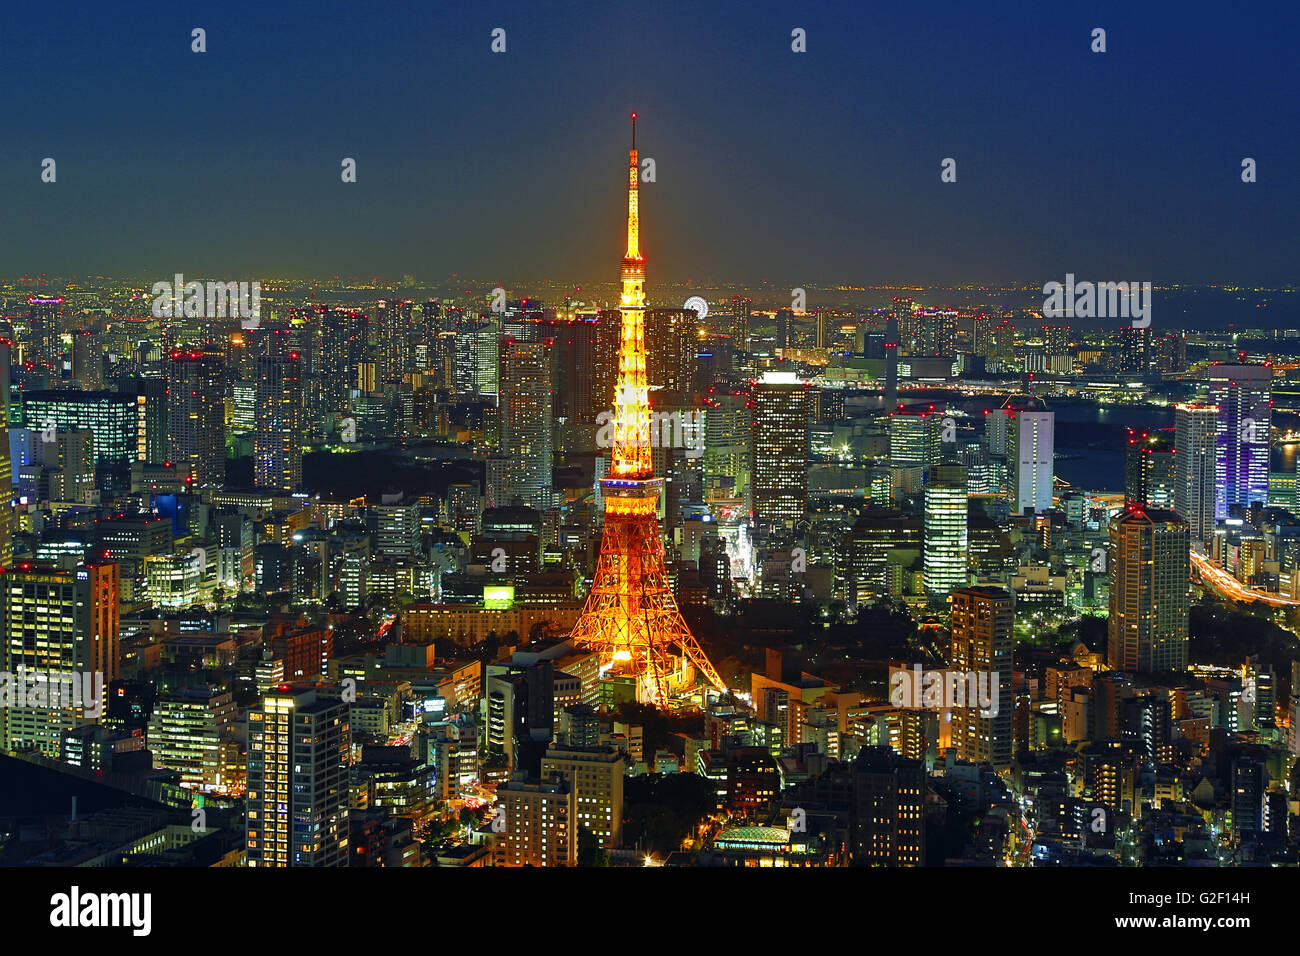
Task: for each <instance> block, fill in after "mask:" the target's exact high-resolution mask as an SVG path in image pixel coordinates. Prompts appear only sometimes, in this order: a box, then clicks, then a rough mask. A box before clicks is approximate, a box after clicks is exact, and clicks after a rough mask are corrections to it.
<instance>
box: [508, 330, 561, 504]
mask: <svg viewBox="0 0 1300 956" xmlns="http://www.w3.org/2000/svg"><path fill="white" fill-rule="evenodd" d="M552 348H553V347H552V344H551V340H549V339H548V340H546V341H544V342H520V341H517V340H512V339H502V340H501V343H500V353H499V354H500V360H501V378H500V383H499V387H500V405H499V407H500V411H501V444H500V447H501V451H502V452H503V454H504V455H505V456H506V476H505V478H506V481H505V496H506V502H504V503H511V502H513V501H514V499H516V498H518V499H519V500H520V502H522V503H523V504H524V505H526V506H527V507H530V508H536V509H537V510H539V511H544V510H545V509H547V508H549V507H550V506H551V483H552V480H551V467H552V453H551V438H552V427H551V426H552V418H551V414H552V394H551V393H552V391H553V389H552V365H551V360H552V355H553V351H552Z"/></svg>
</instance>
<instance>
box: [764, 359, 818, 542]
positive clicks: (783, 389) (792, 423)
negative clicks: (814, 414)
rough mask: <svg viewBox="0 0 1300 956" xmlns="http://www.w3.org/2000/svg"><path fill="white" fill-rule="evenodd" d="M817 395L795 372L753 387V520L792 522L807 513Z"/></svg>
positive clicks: (769, 374) (773, 374)
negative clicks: (812, 417)
mask: <svg viewBox="0 0 1300 956" xmlns="http://www.w3.org/2000/svg"><path fill="white" fill-rule="evenodd" d="M812 394H813V390H812V389H811V388H810V387H809V386H808V385H807V384H806V383H804V382H801V381H799V379H798V378H797V377H796V376H795V373H793V372H767V373H765V374H764V376H763V378H762V379H760V380H759V381H757V382H755V383H754V385H753V395H752V401H753V406H754V408H753V411H754V415H753V427H752V430H751V433H750V434H751V436H752V445H751V447H752V449H753V452H752V455H751V457H750V461H752V462H753V464H754V483H753V492H754V495H753V497H754V521H755V522H756V523H758V524H779V523H782V522H784V523H793V522H795V521H799V520H800V519H802V518H803V517H804V515H805V513H806V512H807V508H808V416H809V415H810V414H811V411H812Z"/></svg>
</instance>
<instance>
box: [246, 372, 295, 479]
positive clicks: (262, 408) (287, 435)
mask: <svg viewBox="0 0 1300 956" xmlns="http://www.w3.org/2000/svg"><path fill="white" fill-rule="evenodd" d="M253 480H254V482H255V483H256V484H257V486H258V487H259V488H279V489H282V490H284V491H297V490H298V488H299V487H300V486H301V485H302V372H301V369H300V367H299V360H298V353H297V352H290V353H289V354H288V355H263V356H261V357H260V358H258V360H257V407H256V409H255V412H254V426H253Z"/></svg>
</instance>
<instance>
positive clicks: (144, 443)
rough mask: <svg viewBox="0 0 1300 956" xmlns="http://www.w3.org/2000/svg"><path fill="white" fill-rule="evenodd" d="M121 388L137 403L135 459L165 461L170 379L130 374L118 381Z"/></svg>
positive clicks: (158, 462) (156, 462)
mask: <svg viewBox="0 0 1300 956" xmlns="http://www.w3.org/2000/svg"><path fill="white" fill-rule="evenodd" d="M167 354H168V355H170V354H171V353H170V352H168V353H167ZM118 391H119V392H121V393H122V394H124V395H129V396H131V399H132V401H133V402H134V403H135V410H136V427H135V435H136V446H135V460H136V461H148V462H153V463H154V464H161V463H162V462H164V461H166V460H167V379H166V378H142V377H140V376H138V375H134V376H127V377H124V378H122V379H119V380H118Z"/></svg>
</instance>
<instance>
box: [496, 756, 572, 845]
mask: <svg viewBox="0 0 1300 956" xmlns="http://www.w3.org/2000/svg"><path fill="white" fill-rule="evenodd" d="M496 797H497V802H496V807H495V812H494V814H493V820H494V821H499V826H500V829H498V828H497V826H495V825H494V826H493V828H492V830H493V832H492V865H493V866H573V865H574V864H575V863H576V862H577V857H578V843H577V827H576V826H574V824H573V816H574V799H573V798H574V793H573V790H572V789H571V788H570V786H569V785H568V784H567V783H566V782H564V780H563V779H562V778H560V777H552V778H551V779H549V780H546V781H530V780H528V779H527V778H526V776H525V775H524V774H523V773H522V772H520V773H516V774H514V775H512V778H511V780H510V781H509V782H508V783H504V784H502V785H501V786H499V787H497V792H496Z"/></svg>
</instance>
